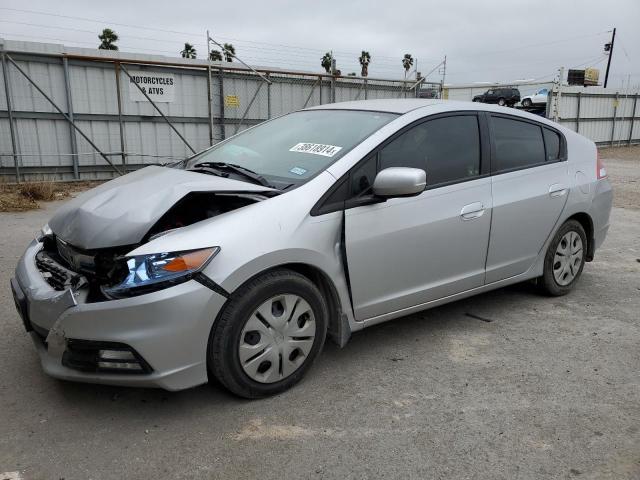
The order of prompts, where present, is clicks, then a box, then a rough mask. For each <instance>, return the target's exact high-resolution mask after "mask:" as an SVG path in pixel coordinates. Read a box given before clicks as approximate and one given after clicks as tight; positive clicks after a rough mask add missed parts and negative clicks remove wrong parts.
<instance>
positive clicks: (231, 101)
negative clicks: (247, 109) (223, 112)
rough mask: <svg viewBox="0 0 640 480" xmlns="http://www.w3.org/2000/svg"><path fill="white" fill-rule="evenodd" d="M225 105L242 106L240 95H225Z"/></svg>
mask: <svg viewBox="0 0 640 480" xmlns="http://www.w3.org/2000/svg"><path fill="white" fill-rule="evenodd" d="M224 106H225V107H239V106H240V97H238V95H225V97H224Z"/></svg>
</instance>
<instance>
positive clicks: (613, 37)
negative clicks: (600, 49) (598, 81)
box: [604, 28, 616, 88]
mask: <svg viewBox="0 0 640 480" xmlns="http://www.w3.org/2000/svg"><path fill="white" fill-rule="evenodd" d="M615 41H616V29H615V28H614V29H613V35H611V42H610V43H605V44H604V51H605V52H609V60H607V73H605V74H604V88H607V82H608V81H609V67H610V66H611V57H613V44H614V43H615Z"/></svg>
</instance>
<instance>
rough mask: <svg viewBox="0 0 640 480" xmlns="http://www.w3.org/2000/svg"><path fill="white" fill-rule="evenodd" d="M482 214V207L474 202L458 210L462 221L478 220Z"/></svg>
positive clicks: (480, 203)
mask: <svg viewBox="0 0 640 480" xmlns="http://www.w3.org/2000/svg"><path fill="white" fill-rule="evenodd" d="M483 214H484V205H483V204H482V202H474V203H470V204H469V205H465V206H464V207H462V210H460V217H461V218H462V220H473V219H474V218H479V217H481V216H482V215H483Z"/></svg>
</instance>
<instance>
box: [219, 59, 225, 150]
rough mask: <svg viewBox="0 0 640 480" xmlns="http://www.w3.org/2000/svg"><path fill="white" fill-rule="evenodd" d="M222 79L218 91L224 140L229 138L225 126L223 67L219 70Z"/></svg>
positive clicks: (221, 132)
mask: <svg viewBox="0 0 640 480" xmlns="http://www.w3.org/2000/svg"><path fill="white" fill-rule="evenodd" d="M219 78H220V81H219V82H218V83H219V85H218V92H219V94H220V137H221V138H222V140H224V139H225V138H227V135H226V132H225V128H224V71H223V70H222V67H220V72H219Z"/></svg>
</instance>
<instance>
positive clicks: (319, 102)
mask: <svg viewBox="0 0 640 480" xmlns="http://www.w3.org/2000/svg"><path fill="white" fill-rule="evenodd" d="M318 82H319V83H320V99H319V101H318V104H319V105H322V76H318Z"/></svg>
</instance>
